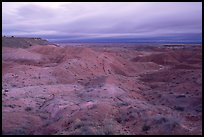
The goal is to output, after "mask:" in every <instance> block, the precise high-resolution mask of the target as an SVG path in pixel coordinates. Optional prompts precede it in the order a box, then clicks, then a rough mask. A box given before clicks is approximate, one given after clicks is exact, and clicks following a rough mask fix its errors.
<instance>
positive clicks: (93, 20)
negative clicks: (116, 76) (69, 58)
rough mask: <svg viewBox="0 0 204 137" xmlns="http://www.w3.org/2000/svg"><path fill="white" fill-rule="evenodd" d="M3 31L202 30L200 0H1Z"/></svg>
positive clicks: (130, 33)
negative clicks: (94, 0) (117, 0)
mask: <svg viewBox="0 0 204 137" xmlns="http://www.w3.org/2000/svg"><path fill="white" fill-rule="evenodd" d="M2 12H3V14H2V21H3V22H2V27H3V32H2V33H3V35H15V36H40V37H45V38H50V39H51V38H53V39H54V38H66V37H69V38H73V39H80V38H106V37H118V38H120V37H122V38H124V37H149V36H161V35H176V34H183V35H188V34H200V35H201V34H202V3H201V2H181V3H179V2H175V3H174V2H164V3H162V2H144V3H143V2H127V3H125V2H119V3H116V2H103V3H102V2H97V3H94V2H59V3H57V2H3V3H2Z"/></svg>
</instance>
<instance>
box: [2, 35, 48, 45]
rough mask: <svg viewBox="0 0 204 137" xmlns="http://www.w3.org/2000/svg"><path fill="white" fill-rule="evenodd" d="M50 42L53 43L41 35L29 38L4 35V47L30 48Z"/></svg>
mask: <svg viewBox="0 0 204 137" xmlns="http://www.w3.org/2000/svg"><path fill="white" fill-rule="evenodd" d="M49 44H52V43H50V42H49V41H47V40H45V39H42V38H39V37H34V38H29V37H15V36H5V35H4V36H3V37H2V47H12V48H28V47H30V46H33V45H49Z"/></svg>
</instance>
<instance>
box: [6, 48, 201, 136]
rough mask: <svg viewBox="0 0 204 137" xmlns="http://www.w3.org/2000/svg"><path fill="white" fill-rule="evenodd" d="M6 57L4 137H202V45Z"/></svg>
mask: <svg viewBox="0 0 204 137" xmlns="http://www.w3.org/2000/svg"><path fill="white" fill-rule="evenodd" d="M2 53H3V54H2V57H3V60H2V76H3V77H2V80H3V83H2V86H3V88H2V131H3V134H42V135H47V134H48V135H50V134H64V135H70V134H79V135H87V134H88V135H89V134H91V135H92V134H96V135H97V134H102V135H109V134H110V135H112V134H125V135H126V134H133V135H152V134H154V135H160V134H163V135H165V134H166V135H172V134H173V135H176V134H186V135H189V134H190V135H194V134H197V135H201V134H202V76H201V75H202V70H201V69H202V52H201V46H184V47H182V48H172V47H151V48H150V47H145V48H137V47H125V48H122V47H94V46H75V47H74V46H67V47H66V46H63V47H56V46H53V45H49V46H31V47H30V48H26V49H21V48H9V47H3V49H2Z"/></svg>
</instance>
